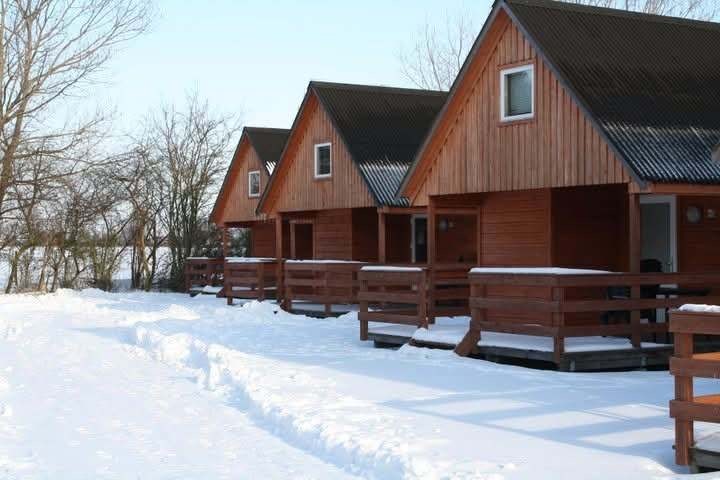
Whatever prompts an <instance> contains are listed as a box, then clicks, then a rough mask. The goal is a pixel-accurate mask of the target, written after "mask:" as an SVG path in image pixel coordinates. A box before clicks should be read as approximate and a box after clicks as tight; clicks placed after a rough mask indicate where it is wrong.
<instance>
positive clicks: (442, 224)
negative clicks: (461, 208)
mask: <svg viewBox="0 0 720 480" xmlns="http://www.w3.org/2000/svg"><path fill="white" fill-rule="evenodd" d="M438 228H439V229H440V231H441V232H447V231H448V229H449V228H450V222H448V219H447V218H441V219H440V221H439V222H438Z"/></svg>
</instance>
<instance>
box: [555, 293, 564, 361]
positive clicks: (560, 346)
mask: <svg viewBox="0 0 720 480" xmlns="http://www.w3.org/2000/svg"><path fill="white" fill-rule="evenodd" d="M552 299H553V301H554V302H557V303H559V304H560V305H562V303H563V301H564V300H565V288H563V287H553V289H552ZM552 324H553V327H554V328H555V329H556V331H555V336H554V337H553V359H554V360H555V363H556V364H557V365H560V363H561V362H562V357H563V355H564V354H565V337H563V334H562V329H563V327H564V326H565V314H564V313H563V312H554V313H553V314H552Z"/></svg>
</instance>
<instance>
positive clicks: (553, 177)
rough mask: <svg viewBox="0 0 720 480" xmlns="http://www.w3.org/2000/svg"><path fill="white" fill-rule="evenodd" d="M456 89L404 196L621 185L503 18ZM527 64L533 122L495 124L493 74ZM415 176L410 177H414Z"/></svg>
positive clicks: (600, 146) (592, 134)
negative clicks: (532, 95) (530, 75)
mask: <svg viewBox="0 0 720 480" xmlns="http://www.w3.org/2000/svg"><path fill="white" fill-rule="evenodd" d="M495 22H496V25H494V30H493V29H491V33H492V32H495V34H494V35H488V36H487V37H486V43H487V44H486V45H484V46H483V47H482V48H481V49H480V52H479V53H478V54H477V55H476V56H475V58H474V59H473V65H471V67H470V69H469V70H468V74H467V75H466V76H465V78H464V79H463V82H462V83H461V84H460V86H459V87H458V90H457V91H456V94H455V97H454V98H453V100H452V101H451V103H450V104H449V106H448V109H447V111H446V113H445V117H447V118H445V117H443V118H442V119H441V123H440V124H439V126H438V128H437V129H436V131H435V135H434V136H433V138H432V139H431V141H430V142H429V144H428V148H427V149H426V150H425V154H424V155H423V157H422V158H421V160H420V163H419V165H418V168H417V169H416V172H415V174H414V175H413V177H412V178H411V179H410V183H409V185H408V189H407V191H406V192H405V193H408V194H410V197H411V198H412V199H413V204H414V205H426V204H427V198H428V195H442V194H454V193H469V192H494V191H510V190H525V189H537V188H547V187H566V186H580V185H601V184H612V183H628V182H629V181H630V177H629V176H628V173H627V171H626V169H625V168H624V166H623V165H622V164H621V162H620V161H619V160H618V159H617V158H616V156H615V155H614V153H613V152H612V151H611V150H610V149H609V147H608V145H607V143H606V142H605V141H604V140H603V139H602V138H601V137H600V135H599V134H598V133H597V131H596V129H595V128H594V127H593V126H592V125H591V123H590V121H589V120H588V119H587V118H586V116H585V115H584V114H583V113H582V112H581V111H580V109H579V107H578V106H577V105H576V104H575V103H574V101H573V100H572V98H571V97H570V95H569V94H568V92H567V91H566V90H565V88H564V87H563V86H562V85H561V84H560V83H559V82H558V80H557V78H556V77H555V76H554V74H553V73H552V72H551V71H550V69H549V68H548V67H547V65H546V64H545V63H544V62H543V61H542V60H541V59H540V58H539V56H538V55H537V53H536V51H535V50H534V48H532V47H531V46H530V44H529V42H528V41H527V39H525V37H524V36H523V35H522V33H521V32H520V31H519V30H518V29H517V28H516V27H515V25H514V24H512V23H510V22H509V20H508V19H507V16H506V14H505V13H504V12H501V13H500V14H499V15H498V18H497V19H496V21H495ZM522 64H534V66H535V84H536V90H535V117H534V118H533V119H532V120H526V121H516V122H509V123H502V122H500V113H499V108H500V98H499V94H500V93H499V92H500V85H499V83H500V71H501V70H502V69H503V68H504V67H506V66H517V65H522ZM416 177H417V178H416Z"/></svg>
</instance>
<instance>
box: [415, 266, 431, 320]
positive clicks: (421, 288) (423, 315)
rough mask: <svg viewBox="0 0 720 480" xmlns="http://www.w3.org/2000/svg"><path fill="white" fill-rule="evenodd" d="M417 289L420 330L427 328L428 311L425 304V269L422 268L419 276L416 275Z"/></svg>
mask: <svg viewBox="0 0 720 480" xmlns="http://www.w3.org/2000/svg"><path fill="white" fill-rule="evenodd" d="M418 277H419V278H418V287H417V294H418V299H417V301H418V305H417V310H418V321H419V326H420V327H422V328H428V317H427V315H428V310H427V302H428V296H427V269H425V268H423V269H422V270H421V271H420V273H419V275H418Z"/></svg>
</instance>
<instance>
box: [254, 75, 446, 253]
mask: <svg viewBox="0 0 720 480" xmlns="http://www.w3.org/2000/svg"><path fill="white" fill-rule="evenodd" d="M445 98H446V93H445V92H436V91H427V90H414V89H402V88H389V87H377V86H367V85H347V84H339V83H324V82H310V84H309V86H308V88H307V92H306V94H305V97H304V99H303V101H302V104H301V106H300V109H299V111H298V113H297V116H296V118H295V121H294V123H293V126H292V129H291V132H290V135H289V138H288V141H287V145H286V146H285V149H284V151H283V153H282V155H281V157H280V160H279V161H278V165H277V167H276V171H275V172H274V173H273V175H272V177H271V179H270V183H269V185H268V187H267V188H266V189H265V192H264V193H263V195H262V198H261V200H260V204H259V206H258V209H257V212H258V214H259V215H264V216H267V217H274V218H275V219H276V228H277V230H276V234H275V239H276V242H277V247H276V250H280V249H282V250H283V251H289V255H288V256H286V258H291V259H315V260H328V259H330V260H344V261H348V260H356V261H365V262H378V261H380V262H386V261H388V262H401V263H412V262H420V263H424V262H425V260H426V231H425V226H426V221H425V215H424V214H425V212H424V208H416V209H411V208H408V201H407V200H406V199H404V198H396V196H395V194H396V192H397V189H398V187H399V185H400V182H401V180H402V179H403V177H404V175H405V173H406V172H407V169H408V167H409V165H410V163H411V162H412V159H413V158H414V156H415V153H416V151H417V149H418V147H419V146H420V144H421V142H422V140H423V138H425V135H426V134H427V132H428V130H429V129H430V126H431V125H432V122H433V120H434V119H435V116H436V115H437V113H438V111H439V110H440V108H441V107H442V105H443V103H444V102H445ZM415 213H417V214H418V215H415Z"/></svg>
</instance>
